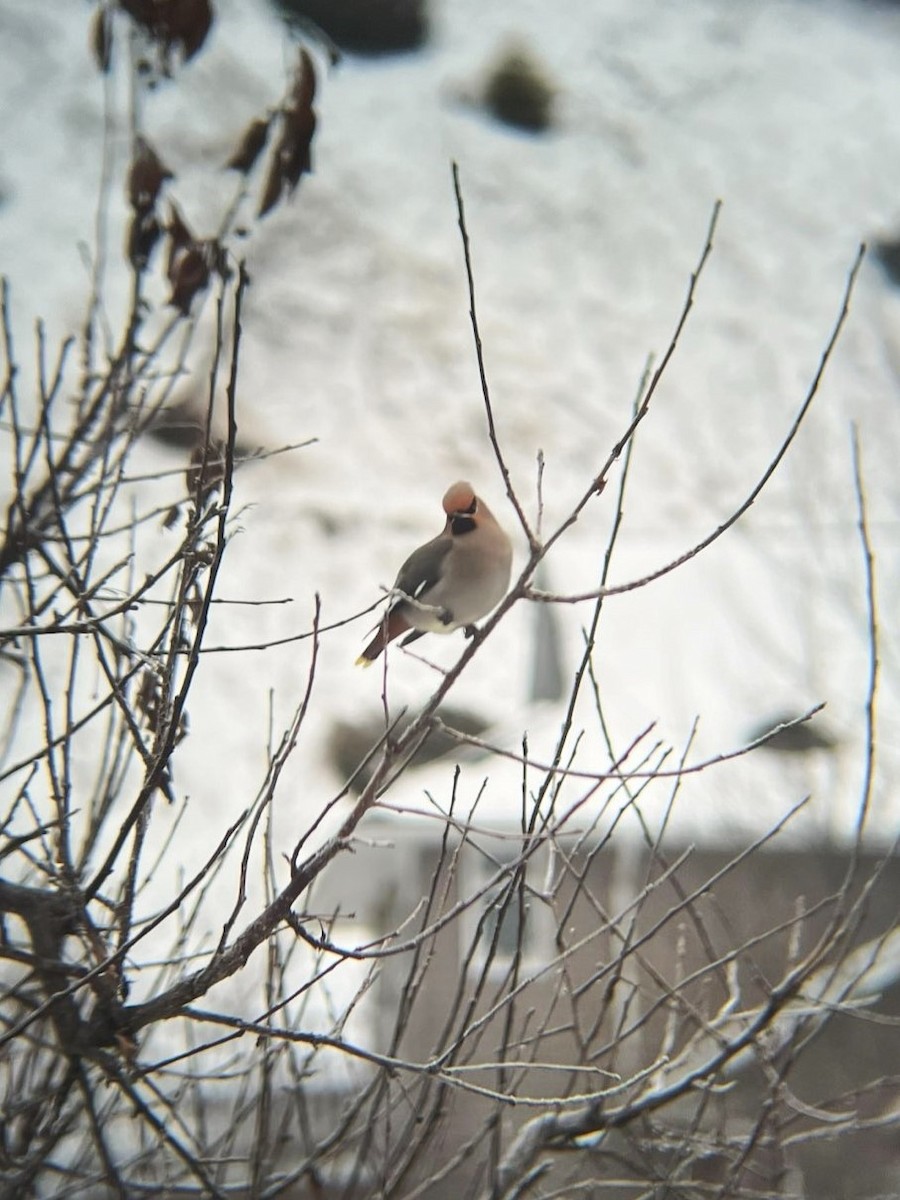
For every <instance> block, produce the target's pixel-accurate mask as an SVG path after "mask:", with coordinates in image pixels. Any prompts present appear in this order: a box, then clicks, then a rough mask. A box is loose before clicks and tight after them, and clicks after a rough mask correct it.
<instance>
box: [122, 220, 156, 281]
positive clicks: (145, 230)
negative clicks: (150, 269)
mask: <svg viewBox="0 0 900 1200" xmlns="http://www.w3.org/2000/svg"><path fill="white" fill-rule="evenodd" d="M161 234H162V226H161V225H160V223H159V221H158V220H157V219H156V214H155V213H153V212H144V213H142V212H136V213H135V214H134V216H133V217H132V219H131V225H130V227H129V229H128V246H127V254H128V261H129V262H130V263H131V265H132V266H133V267H135V269H136V270H138V271H143V270H144V268H145V267H146V266H147V263H148V262H149V261H150V255H151V254H152V253H153V248H154V247H155V246H156V243H157V242H158V241H159V239H160V235H161Z"/></svg>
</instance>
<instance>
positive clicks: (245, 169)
mask: <svg viewBox="0 0 900 1200" xmlns="http://www.w3.org/2000/svg"><path fill="white" fill-rule="evenodd" d="M271 123H272V120H271V117H265V118H262V117H257V119H256V120H255V121H251V122H250V124H249V125H248V126H247V128H246V129H245V130H244V132H243V134H242V135H241V140H240V142H239V143H238V146H237V149H236V150H235V152H234V154H232V156H231V158H229V160H228V162H227V163H226V164H225V166H226V167H228V168H229V169H230V170H232V171H240V172H241V173H242V174H244V175H246V174H248V173H249V172H250V171H252V170H253V166H254V164H255V162H256V160H257V159H258V158H259V156H260V154H261V153H262V151H263V147H264V146H265V144H266V139H267V138H268V136H269V126H270V125H271Z"/></svg>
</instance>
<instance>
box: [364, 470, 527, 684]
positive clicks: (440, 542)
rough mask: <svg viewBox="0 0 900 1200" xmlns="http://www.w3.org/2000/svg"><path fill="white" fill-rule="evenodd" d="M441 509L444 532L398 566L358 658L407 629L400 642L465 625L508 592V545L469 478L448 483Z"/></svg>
mask: <svg viewBox="0 0 900 1200" xmlns="http://www.w3.org/2000/svg"><path fill="white" fill-rule="evenodd" d="M444 512H445V513H446V514H447V523H446V525H445V526H444V531H443V533H440V534H438V536H437V537H436V538H432V540H431V541H430V542H426V543H425V545H424V546H420V547H419V549H418V550H414V551H413V553H412V554H411V555H410V556H409V558H408V559H407V560H406V562H405V563H404V564H403V566H402V567H401V568H400V572H399V574H398V575H397V581H396V583H395V584H394V586H393V588H392V594H393V596H394V599H393V601H392V603H391V605H390V607H389V608H388V610H387V612H386V613H385V615H384V618H383V620H382V622H381V625H380V626H379V629H378V632H377V633H376V635H375V637H374V638H373V639H372V641H371V642H370V643H369V644H368V646H366V648H365V650H363V652H362V654H361V655H360V656H359V658H358V659H357V660H356V661H357V663H359V664H361V665H363V666H368V665H369V664H370V663H371V662H373V661H374V660H375V659H376V658H377V657H378V655H379V654H380V653H381V652H382V650H383V649H384V648H385V646H386V645H387V644H388V642H392V641H393V640H394V638H396V637H399V636H400V634H401V633H406V631H407V630H410V629H411V630H412V631H413V632H412V633H411V634H410V635H409V637H407V638H405V639H404V641H403V645H404V646H405V645H407V644H408V643H409V642H413V641H415V640H416V638H420V637H421V636H422V635H423V634H424V633H452V632H453V630H454V629H459V628H460V627H462V626H465V627H467V628H468V627H469V626H471V625H472V623H473V622H474V621H477V620H478V619H479V617H483V616H484V615H485V614H486V613H489V612H490V611H491V609H492V608H494V607H495V606H496V605H498V604H499V603H500V601H501V600H502V599H503V597H504V596H505V595H506V589H507V588H508V587H509V573H510V569H511V567H512V546H511V545H510V541H509V538H508V537H507V536H506V534H505V533H504V532H503V530H502V529H501V528H500V526H499V525H498V524H497V522H496V521H495V520H494V515H493V513H492V512H491V510H490V509H489V508H488V506H487V505H486V504H485V503H484V501H483V500H480V499H479V498H478V496H476V495H475V492H474V491H473V490H472V485H471V484H470V483H465V482H463V481H461V482H459V483H454V484H453V486H452V487H451V488H448V489H447V492H446V494H445V496H444Z"/></svg>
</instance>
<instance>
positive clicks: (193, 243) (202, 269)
mask: <svg viewBox="0 0 900 1200" xmlns="http://www.w3.org/2000/svg"><path fill="white" fill-rule="evenodd" d="M168 234H169V254H168V259H167V263H166V276H167V278H168V280H169V283H170V284H171V285H172V294H171V296H170V297H169V303H170V304H171V305H174V307H175V308H178V309H180V310H181V312H183V313H184V315H185V316H187V315H188V313H189V312H190V309H191V304H192V302H193V299H194V297H195V296H196V295H197V293H198V292H201V291H203V290H204V288H206V287H207V285H208V284H209V277H210V269H211V266H212V265H213V264H214V263H216V262H217V261H218V259H219V257H220V248H219V244H218V242H216V241H215V240H211V241H206V242H204V241H201V240H199V239H198V238H195V237H194V235H193V234H192V233H191V231H190V229H189V228H188V226H187V223H186V222H185V220H184V218H183V217H182V215H181V213H180V212H179V211H178V209H177V208H176V207H175V205H174V204H173V205H172V206H171V215H170V219H169V227H168Z"/></svg>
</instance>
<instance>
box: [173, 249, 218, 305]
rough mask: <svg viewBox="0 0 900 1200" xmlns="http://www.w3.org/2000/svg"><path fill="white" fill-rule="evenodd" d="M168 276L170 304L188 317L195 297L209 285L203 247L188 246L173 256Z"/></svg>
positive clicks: (207, 264)
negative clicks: (170, 288) (170, 290)
mask: <svg viewBox="0 0 900 1200" xmlns="http://www.w3.org/2000/svg"><path fill="white" fill-rule="evenodd" d="M168 275H169V282H170V283H171V285H172V294H171V296H170V297H169V303H170V304H171V305H173V306H174V307H175V308H177V309H180V310H181V312H182V313H184V315H185V316H187V315H188V313H189V312H190V311H191V304H192V302H193V299H194V297H195V296H196V295H197V293H198V292H202V291H203V290H204V288H206V287H207V285H208V284H209V263H208V262H207V256H206V251H205V249H204V247H203V245H202V244H200V243H198V244H197V245H193V246H188V247H187V248H186V249H183V250H178V251H176V252H175V253H174V254H173V255H171V257H170V260H169V271H168Z"/></svg>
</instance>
